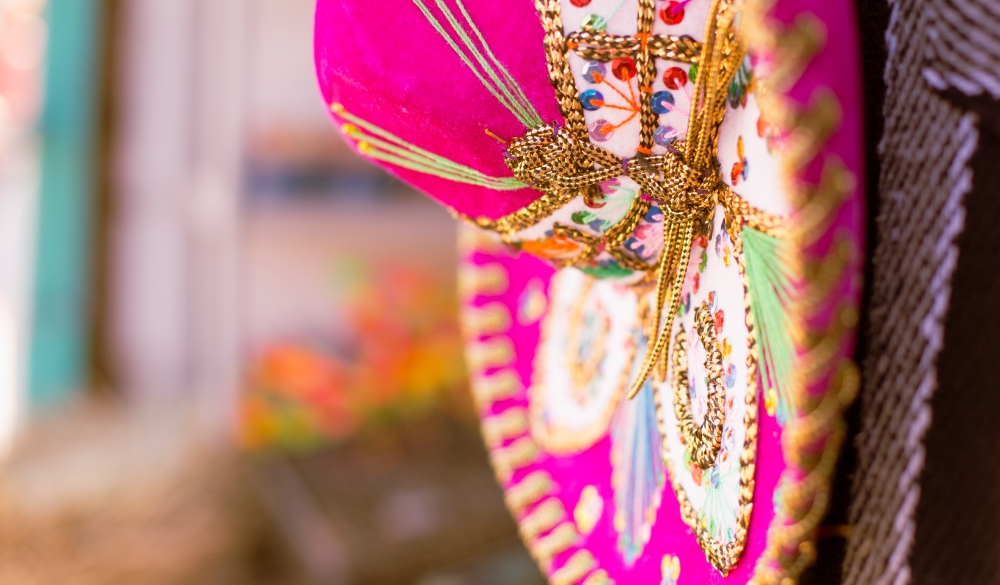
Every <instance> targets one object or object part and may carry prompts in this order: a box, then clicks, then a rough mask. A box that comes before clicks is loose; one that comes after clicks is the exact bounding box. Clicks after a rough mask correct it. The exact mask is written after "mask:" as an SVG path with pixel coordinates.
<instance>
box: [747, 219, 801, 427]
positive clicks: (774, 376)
mask: <svg viewBox="0 0 1000 585" xmlns="http://www.w3.org/2000/svg"><path fill="white" fill-rule="evenodd" d="M783 245H784V244H783V243H782V242H781V240H779V239H777V238H775V237H773V236H769V235H767V234H765V233H762V232H759V231H757V230H754V229H752V228H748V227H745V228H743V255H744V258H745V259H746V272H747V280H748V281H749V285H750V291H749V292H750V310H751V312H752V313H753V317H754V323H755V324H756V331H757V342H758V343H759V344H760V347H761V353H762V354H763V356H764V359H763V362H764V371H763V376H762V377H763V379H764V385H765V391H771V390H772V389H773V390H774V391H775V394H776V395H777V398H778V400H777V405H776V407H777V416H778V422H779V423H780V424H784V423H785V421H787V420H789V419H790V418H791V416H792V403H791V397H790V396H789V383H790V379H791V373H792V360H793V358H794V351H795V350H794V347H793V345H792V338H791V334H790V332H789V331H788V319H787V307H788V306H789V293H790V290H791V286H792V285H791V277H790V276H789V269H788V265H787V264H786V262H785V258H784V251H783V250H782V246H783Z"/></svg>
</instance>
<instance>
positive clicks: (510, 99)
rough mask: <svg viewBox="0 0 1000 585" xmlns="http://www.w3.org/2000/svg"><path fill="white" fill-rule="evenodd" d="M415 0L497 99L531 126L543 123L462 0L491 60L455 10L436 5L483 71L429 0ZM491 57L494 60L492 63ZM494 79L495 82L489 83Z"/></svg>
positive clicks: (439, 0)
mask: <svg viewBox="0 0 1000 585" xmlns="http://www.w3.org/2000/svg"><path fill="white" fill-rule="evenodd" d="M413 3H414V4H416V5H417V8H419V9H420V11H421V12H422V13H423V14H424V16H425V17H426V18H427V21H428V22H429V23H430V25H431V26H432V27H433V28H434V30H435V31H437V33H438V34H439V35H441V37H442V38H443V39H444V40H445V42H447V43H448V46H450V47H451V48H452V50H454V51H455V53H456V54H457V55H458V57H459V58H460V59H461V60H462V62H463V63H465V65H466V66H467V67H468V68H469V69H470V70H471V71H472V73H473V74H475V76H476V77H477V78H478V79H479V81H480V82H481V83H482V84H483V86H484V87H485V88H486V89H487V90H488V91H489V92H490V93H491V94H493V97H495V98H496V99H497V101H499V102H500V103H501V104H502V105H503V106H504V107H506V108H507V109H508V110H510V112H511V113H512V114H514V116H515V117H517V119H518V120H520V121H521V123H522V124H524V125H525V126H527V127H528V128H534V127H536V126H541V125H542V124H543V122H542V118H541V116H539V115H538V112H537V111H536V110H535V108H534V106H532V105H531V102H530V101H529V100H528V98H527V96H526V95H525V94H524V90H522V89H521V86H520V85H518V83H517V81H516V80H515V79H514V77H513V76H512V75H511V74H510V72H509V71H507V68H506V67H504V66H503V64H501V63H500V61H499V60H498V59H497V58H496V55H494V54H493V51H492V50H491V49H490V47H489V45H487V44H486V39H485V38H484V37H483V34H482V32H480V30H479V28H478V27H477V26H476V24H475V23H474V22H473V21H472V18H471V17H470V16H469V13H468V11H467V10H466V9H465V6H464V5H463V4H462V1H461V0H458V1H457V4H458V7H459V10H461V12H462V16H463V17H464V18H465V21H466V23H467V24H468V26H469V28H470V29H471V30H472V32H473V34H475V35H476V38H477V39H478V40H479V42H480V44H482V46H483V48H484V49H485V51H486V53H487V55H488V56H489V60H487V58H486V57H485V56H483V54H482V52H480V50H479V48H478V47H477V46H476V45H475V43H474V42H473V41H472V38H471V37H469V34H468V33H467V32H465V29H464V28H463V27H462V25H461V24H460V23H459V22H458V19H457V18H455V15H454V13H452V11H451V9H449V8H448V6H447V5H446V4H445V3H444V0H436V3H437V7H438V8H439V9H440V10H441V12H442V13H443V14H444V16H445V18H446V19H447V20H448V23H449V24H450V25H451V27H452V28H453V29H454V30H455V32H456V33H458V36H459V39H460V40H461V42H462V44H463V45H464V46H465V49H466V50H468V51H469V52H470V53H471V54H472V56H473V57H474V58H475V60H476V61H477V62H478V63H479V66H480V67H482V69H483V71H480V70H479V69H477V68H476V66H475V65H473V63H472V61H471V60H470V59H469V57H468V55H466V53H465V52H464V51H463V50H462V48H461V47H459V45H458V43H457V42H456V41H455V39H453V38H452V37H451V35H450V34H449V33H448V31H446V30H445V28H444V25H442V24H441V22H440V21H439V20H438V19H437V18H435V17H434V15H433V14H431V11H430V9H429V8H428V7H427V5H426V4H424V2H423V0H413ZM490 61H492V64H491V63H490ZM484 72H485V75H486V76H488V77H489V80H487V79H486V77H484V75H483V74H484ZM491 81H492V83H490V82H491Z"/></svg>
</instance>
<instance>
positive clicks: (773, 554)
mask: <svg viewBox="0 0 1000 585" xmlns="http://www.w3.org/2000/svg"><path fill="white" fill-rule="evenodd" d="M776 1H777V0H746V10H745V13H744V31H745V34H746V36H747V39H748V41H749V44H750V46H751V48H752V49H754V50H755V51H761V52H770V53H773V54H774V55H775V59H774V61H775V63H776V68H775V71H774V76H773V77H771V78H770V79H768V80H766V81H765V83H764V84H762V85H763V87H759V88H758V89H759V94H758V104H759V105H760V108H761V112H762V115H763V116H764V118H765V120H767V121H768V122H769V123H771V124H774V125H776V126H778V127H779V128H780V129H781V130H783V131H784V132H786V133H787V134H788V137H789V150H788V152H787V153H786V155H785V156H784V160H783V171H784V175H785V176H784V177H783V178H784V180H785V182H786V183H787V185H788V186H789V187H791V189H790V192H792V193H794V194H796V195H797V196H796V201H795V203H796V208H797V212H796V215H797V219H798V221H797V222H796V225H794V226H793V230H792V234H791V235H792V241H793V243H794V245H793V246H792V250H791V254H790V256H792V261H791V264H792V269H793V270H794V274H796V275H797V276H798V280H799V282H801V283H802V290H800V291H798V292H797V294H796V296H795V298H794V299H793V301H792V306H791V308H790V310H789V314H790V315H791V317H792V319H793V321H792V322H791V323H790V324H789V326H790V327H791V328H792V334H793V335H792V336H793V339H794V340H795V344H796V346H797V353H798V358H797V360H798V362H797V367H796V368H795V374H794V378H793V380H792V383H791V385H790V386H791V394H792V402H793V404H794V405H795V408H796V411H797V416H795V417H793V418H792V419H791V420H789V421H788V423H787V424H786V426H785V428H784V429H783V431H782V451H783V454H784V458H785V463H786V465H788V466H789V467H790V468H791V467H795V468H798V469H796V470H794V474H801V475H802V476H803V479H801V480H798V481H795V480H793V479H791V478H792V475H793V473H792V470H790V469H789V470H786V471H785V472H784V473H783V474H782V479H781V480H780V484H779V486H780V488H781V489H782V498H781V501H780V502H779V503H778V505H777V507H776V511H775V512H776V515H775V518H774V520H773V521H772V522H771V525H770V527H769V529H768V534H767V546H766V549H765V551H764V553H763V555H762V556H761V557H760V558H759V559H758V561H757V564H756V566H755V568H754V576H753V578H752V580H751V583H753V584H755V585H771V584H782V585H785V584H791V583H795V582H797V580H798V578H799V576H800V575H801V574H802V572H803V571H804V570H805V569H806V568H807V567H808V566H809V565H810V564H811V563H812V562H813V561H814V559H815V556H816V547H815V536H816V529H817V528H818V526H819V523H820V522H821V521H822V519H823V517H824V515H825V513H826V508H827V505H828V503H829V497H830V489H831V488H830V481H831V476H832V474H833V472H834V470H835V468H836V462H837V459H838V457H839V453H840V446H841V444H842V442H843V440H844V435H845V432H846V431H845V428H844V424H843V420H842V413H843V410H844V408H846V407H847V406H848V405H849V404H850V403H851V401H852V400H853V398H854V395H855V393H856V391H857V386H858V372H857V367H856V366H855V365H854V363H853V361H852V360H851V359H850V358H848V357H844V356H843V355H842V347H843V343H844V339H845V337H846V336H847V335H848V334H849V333H850V332H851V331H852V329H853V326H854V324H855V322H856V320H857V315H856V312H855V310H854V309H853V307H843V306H842V307H841V308H840V309H839V310H834V311H833V312H832V314H833V318H832V319H830V320H829V322H827V323H825V324H818V320H819V317H820V316H821V315H822V314H823V312H824V311H826V310H827V308H828V307H829V305H830V304H831V303H832V302H835V300H836V294H837V288H838V287H839V286H843V284H844V279H845V278H846V277H847V276H848V275H847V269H848V268H849V266H850V265H851V259H852V258H853V257H855V255H856V254H857V250H856V246H855V244H854V243H853V242H851V241H850V240H849V239H847V238H844V237H837V238H836V239H835V243H834V245H833V248H832V249H831V251H830V252H829V253H828V254H824V255H822V258H815V259H813V258H811V257H807V255H806V254H805V252H804V251H805V250H807V249H809V248H811V247H812V246H813V245H815V244H816V242H817V241H818V240H819V238H821V237H822V236H824V235H826V234H828V233H829V229H830V226H831V225H832V223H833V222H834V221H835V220H836V215H837V213H838V212H839V210H840V209H841V207H842V205H843V203H844V202H845V201H846V199H847V197H848V196H849V194H850V193H851V191H852V190H853V189H854V185H855V181H854V176H853V174H852V173H850V171H848V170H847V169H846V168H845V167H844V165H843V163H841V162H840V161H839V160H838V159H836V158H835V157H833V156H829V157H827V158H826V159H825V160H824V161H823V170H822V174H821V179H820V183H819V184H818V185H816V186H806V185H802V184H799V183H798V181H797V174H798V172H800V171H801V170H802V169H804V168H805V166H806V165H807V164H810V163H812V161H813V160H814V159H815V157H816V156H817V154H818V153H819V151H820V149H821V148H822V146H823V145H824V144H825V143H826V141H827V140H828V139H829V137H830V136H831V135H832V134H833V133H834V132H835V131H836V130H837V129H838V128H839V126H840V122H841V109H840V103H839V101H838V100H837V98H836V96H835V95H834V94H833V93H832V92H831V91H829V90H824V89H823V88H817V89H816V90H815V92H814V94H813V96H812V98H811V101H810V103H809V105H808V106H807V107H805V108H798V107H796V106H795V105H793V103H792V102H791V100H789V99H787V98H785V97H784V95H782V92H784V91H787V90H788V89H789V88H790V87H792V86H793V85H794V84H795V82H797V81H798V78H799V76H800V75H801V73H802V72H803V71H804V70H805V67H806V66H807V65H808V62H809V61H810V60H811V59H812V57H814V56H815V54H816V53H817V52H818V51H819V50H820V49H821V48H822V46H823V42H824V41H825V37H826V31H825V28H824V27H823V24H822V22H820V21H819V19H817V18H816V17H815V16H814V15H812V14H811V13H808V12H802V13H801V14H799V15H798V16H797V17H796V18H795V20H794V21H793V22H792V23H791V24H790V25H782V24H781V23H778V22H776V21H774V20H772V19H770V18H769V17H768V16H767V13H768V12H769V10H770V9H771V7H772V6H773V4H774V3H775V2H776ZM810 36H811V37H812V39H810V38H809V37H810ZM817 454H818V455H817Z"/></svg>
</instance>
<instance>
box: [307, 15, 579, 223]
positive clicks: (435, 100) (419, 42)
mask: <svg viewBox="0 0 1000 585" xmlns="http://www.w3.org/2000/svg"><path fill="white" fill-rule="evenodd" d="M425 4H427V5H428V6H431V7H432V8H431V10H432V11H433V12H434V14H435V15H436V16H437V17H438V20H439V21H441V22H443V23H444V26H445V27H446V28H447V27H448V24H447V22H445V21H444V18H443V17H442V16H441V14H440V12H438V11H437V8H436V7H435V6H434V1H433V0H427V1H426V2H425ZM465 6H466V8H467V9H468V10H469V13H470V14H471V16H472V19H473V21H474V22H475V23H476V25H477V26H478V27H479V29H480V30H481V32H482V33H483V36H484V37H485V38H486V42H487V43H488V44H489V46H490V48H491V49H492V50H493V52H494V53H495V54H496V56H497V58H498V59H499V60H500V62H501V63H503V64H504V66H505V67H506V68H507V69H508V71H510V73H511V75H512V76H513V77H514V79H516V80H517V81H518V83H519V84H520V85H521V87H522V88H523V89H524V92H525V94H527V96H528V99H529V100H530V101H531V103H532V104H533V105H534V106H535V108H536V109H537V110H538V113H539V115H540V116H541V117H542V119H543V120H545V121H546V122H553V121H556V120H559V121H560V122H561V121H562V115H561V114H560V113H559V107H558V104H557V102H556V98H555V91H554V90H553V89H552V86H551V84H550V83H549V77H548V72H547V70H546V65H545V52H544V50H543V48H542V40H543V38H544V31H543V30H542V25H541V23H540V22H539V19H538V16H537V14H536V13H535V8H534V3H533V2H530V1H527V0H521V1H514V2H504V3H500V4H497V3H493V2H477V1H468V2H465ZM451 7H452V10H453V11H455V12H456V13H457V12H458V11H457V9H456V8H455V7H454V5H451ZM315 51H316V71H317V75H318V76H319V82H320V87H321V88H322V91H323V97H324V98H325V99H326V103H327V104H331V103H334V102H339V103H341V104H343V105H344V107H345V108H346V109H347V111H349V112H351V113H352V114H355V115H357V116H360V117H361V118H364V119H366V120H368V121H369V122H372V123H373V124H376V125H378V126H381V127H382V128H385V129H387V130H389V131H390V132H392V133H394V134H396V135H397V136H399V137H400V138H402V139H404V140H406V141H409V142H411V143H413V144H415V145H417V146H420V147H421V148H425V149H427V150H430V151H432V152H434V153H435V154H438V155H441V156H443V157H446V158H448V159H451V160H453V161H455V162H458V163H461V164H464V165H468V166H470V167H472V168H474V169H476V170H479V171H482V172H483V173H486V174H487V175H490V176H494V177H510V176H512V173H511V172H510V169H508V168H507V166H506V165H505V164H504V158H503V154H502V153H503V144H501V143H500V142H499V141H497V140H495V139H493V138H491V137H489V136H487V134H486V130H487V129H489V130H490V131H491V132H493V133H494V134H496V135H497V136H500V137H503V138H512V137H516V136H521V135H523V134H524V132H525V130H526V129H525V127H524V126H523V125H522V124H521V123H520V122H519V121H518V119H517V118H515V117H514V115H513V114H512V113H511V112H510V111H509V110H507V109H506V108H504V107H503V106H502V105H500V102H498V101H497V99H496V98H495V97H493V95H492V94H490V93H489V91H487V90H486V88H484V87H483V85H482V83H480V82H479V80H478V79H477V78H476V77H475V75H474V74H473V73H472V71H470V70H469V68H468V67H467V66H466V65H465V64H464V63H463V62H462V61H461V59H459V57H458V55H456V54H455V52H454V51H453V50H452V48H451V47H450V46H449V45H448V44H447V42H446V41H445V40H444V39H443V38H442V37H441V36H440V35H439V34H438V33H437V32H436V31H435V30H434V29H433V28H432V27H431V26H430V24H429V23H428V22H427V19H426V18H425V17H424V15H423V14H421V12H420V10H419V9H418V8H417V7H416V5H414V3H413V2H411V1H409V0H406V1H403V0H401V1H398V2H391V3H377V2H372V1H370V0H364V1H358V0H319V2H318V5H317V8H316V38H315ZM383 166H385V167H386V168H388V170H389V171H390V172H392V173H393V174H394V175H396V176H398V177H399V178H401V179H402V180H404V181H406V182H407V183H409V184H411V185H413V186H414V187H416V188H417V189H419V190H421V191H423V192H424V193H426V194H428V195H430V196H431V197H433V198H435V199H437V200H438V201H441V202H442V203H444V204H446V205H449V206H451V207H453V208H454V209H456V210H457V211H460V212H462V213H465V214H468V215H473V216H486V217H490V218H493V219H495V218H497V217H500V216H502V215H506V214H508V213H512V212H514V211H517V210H518V209H520V208H522V207H524V206H525V205H527V204H529V203H531V202H532V201H534V200H535V199H537V198H538V197H540V196H541V193H540V192H538V191H535V190H533V189H521V190H518V191H495V190H492V189H486V188H483V187H473V186H470V185H464V184H461V183H456V182H453V181H448V180H445V179H439V178H437V177H433V176H431V175H426V174H422V173H418V172H415V171H411V170H407V169H402V168H399V167H395V166H393V165H383Z"/></svg>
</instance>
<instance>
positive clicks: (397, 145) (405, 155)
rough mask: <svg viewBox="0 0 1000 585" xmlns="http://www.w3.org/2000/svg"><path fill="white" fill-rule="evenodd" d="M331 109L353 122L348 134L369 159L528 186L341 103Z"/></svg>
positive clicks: (465, 179) (502, 186)
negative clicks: (424, 144)
mask: <svg viewBox="0 0 1000 585" xmlns="http://www.w3.org/2000/svg"><path fill="white" fill-rule="evenodd" d="M331 109H332V110H333V112H334V113H335V114H337V115H338V116H340V117H341V118H343V119H344V120H346V121H347V122H348V123H349V124H348V125H346V126H345V127H344V128H343V130H344V133H345V134H347V135H348V136H350V137H351V138H353V139H355V140H357V141H358V149H359V150H360V151H361V153H362V154H364V155H365V156H367V157H369V158H373V159H377V160H381V161H384V162H387V163H390V164H393V165H396V166H399V167H403V168H406V169H410V170H413V171H417V172H421V173H425V174H428V175H433V176H435V177H439V178H442V179H447V180H449V181H455V182H458V183H465V184H467V185H477V186H480V187H486V188H488V189H494V190H497V191H511V190H515V189H521V188H523V187H525V186H526V185H525V184H524V183H522V182H520V181H518V180H517V179H514V178H505V177H491V176H489V175H486V174H483V173H481V172H479V171H477V170H475V169H473V168H471V167H467V166H465V165H460V164H458V163H456V162H454V161H451V160H448V159H446V158H444V157H442V156H439V155H436V154H434V153H433V152H430V151H428V150H424V149H423V148H420V147H419V146H416V145H414V144H410V143H409V142H406V141H405V140H403V139H402V138H399V137H398V136H396V135H395V134H392V133H391V132H389V131H387V130H384V129H382V128H380V127H378V126H376V125H374V124H372V123H371V122H368V121H367V120H364V119H362V118H359V117H357V116H355V115H354V114H351V113H350V112H348V111H346V110H345V109H344V108H343V107H342V106H340V105H339V104H334V105H333V106H331Z"/></svg>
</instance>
